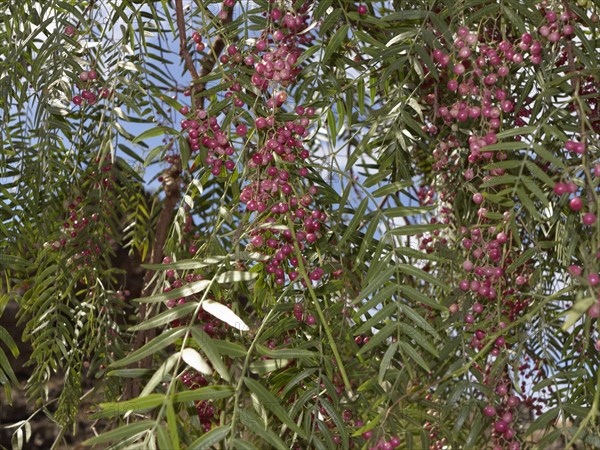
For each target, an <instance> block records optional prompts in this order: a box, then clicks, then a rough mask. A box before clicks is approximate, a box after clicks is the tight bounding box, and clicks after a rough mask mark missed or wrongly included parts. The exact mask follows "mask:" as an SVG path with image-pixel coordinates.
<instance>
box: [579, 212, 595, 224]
mask: <svg viewBox="0 0 600 450" xmlns="http://www.w3.org/2000/svg"><path fill="white" fill-rule="evenodd" d="M582 222H583V223H584V224H585V225H593V224H594V223H596V214H594V213H591V212H589V213H585V214H584V215H583V218H582Z"/></svg>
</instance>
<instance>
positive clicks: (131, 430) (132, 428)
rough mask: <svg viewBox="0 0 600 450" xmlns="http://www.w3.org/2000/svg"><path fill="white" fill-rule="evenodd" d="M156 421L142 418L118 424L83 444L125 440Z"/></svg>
mask: <svg viewBox="0 0 600 450" xmlns="http://www.w3.org/2000/svg"><path fill="white" fill-rule="evenodd" d="M155 423H156V422H154V421H153V420H142V421H139V422H133V423H130V424H127V425H123V426H120V427H119V428H115V429H114V430H110V431H107V432H106V433H102V434H100V435H98V436H95V437H93V438H90V439H88V440H86V441H84V442H83V445H86V446H92V445H98V444H107V443H109V442H118V441H125V440H129V439H133V438H135V437H136V436H137V435H139V434H141V433H143V432H145V431H148V430H150V429H151V428H152V427H153V426H154V425H155Z"/></svg>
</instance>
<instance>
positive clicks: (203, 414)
mask: <svg viewBox="0 0 600 450" xmlns="http://www.w3.org/2000/svg"><path fill="white" fill-rule="evenodd" d="M180 380H181V382H182V383H183V384H184V385H185V386H186V387H187V388H188V389H191V390H195V389H199V388H202V387H205V386H207V385H208V381H207V380H206V378H205V377H204V376H202V374H200V373H199V372H196V371H195V370H193V369H189V370H187V371H186V372H184V373H183V374H182V375H181V377H180ZM194 406H195V407H196V412H197V413H198V418H199V419H200V424H201V425H202V427H203V428H204V432H205V433H206V432H208V431H210V430H211V428H212V427H213V425H214V424H215V423H216V420H217V419H218V414H217V409H216V408H215V406H214V405H213V402H211V401H210V400H196V401H195V402H194Z"/></svg>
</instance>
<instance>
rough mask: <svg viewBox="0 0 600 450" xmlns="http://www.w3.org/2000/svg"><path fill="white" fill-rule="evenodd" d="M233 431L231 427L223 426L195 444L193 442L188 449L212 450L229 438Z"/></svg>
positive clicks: (216, 428) (204, 435)
mask: <svg viewBox="0 0 600 450" xmlns="http://www.w3.org/2000/svg"><path fill="white" fill-rule="evenodd" d="M230 430H231V426H230V425H222V426H218V427H214V428H212V429H211V430H210V431H208V432H207V433H204V434H203V435H202V436H200V437H199V438H198V439H196V440H195V441H194V442H192V443H191V444H190V445H189V447H188V449H189V450H204V449H209V448H212V447H213V446H214V445H215V444H218V443H219V442H221V441H222V440H223V439H225V438H226V437H227V435H228V434H229V431H230Z"/></svg>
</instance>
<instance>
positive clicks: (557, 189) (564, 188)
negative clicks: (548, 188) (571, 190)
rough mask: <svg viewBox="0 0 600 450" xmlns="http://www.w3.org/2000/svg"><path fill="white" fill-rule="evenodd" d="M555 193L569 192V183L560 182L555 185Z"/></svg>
mask: <svg viewBox="0 0 600 450" xmlns="http://www.w3.org/2000/svg"><path fill="white" fill-rule="evenodd" d="M553 190H554V193H555V194H556V195H564V194H566V193H567V190H568V189H567V185H566V184H565V183H561V182H558V183H556V184H555V185H554V189H553Z"/></svg>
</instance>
